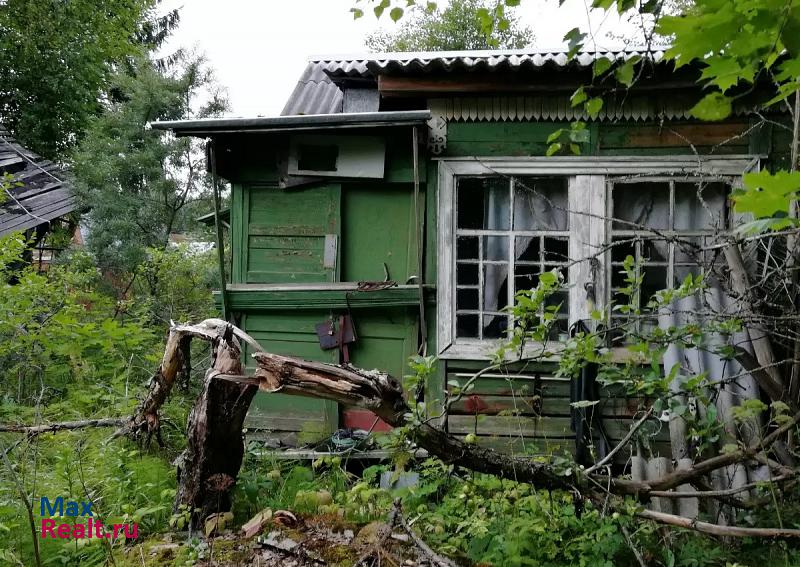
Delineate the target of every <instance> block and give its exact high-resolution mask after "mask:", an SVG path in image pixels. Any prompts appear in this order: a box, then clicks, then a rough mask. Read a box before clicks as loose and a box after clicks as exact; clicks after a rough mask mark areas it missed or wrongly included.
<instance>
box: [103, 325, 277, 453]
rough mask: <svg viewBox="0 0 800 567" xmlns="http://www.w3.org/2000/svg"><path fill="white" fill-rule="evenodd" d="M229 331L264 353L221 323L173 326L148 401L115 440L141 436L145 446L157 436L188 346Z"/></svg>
mask: <svg viewBox="0 0 800 567" xmlns="http://www.w3.org/2000/svg"><path fill="white" fill-rule="evenodd" d="M229 327H230V330H231V332H232V333H233V335H234V336H236V337H238V338H239V339H241V340H243V341H244V342H246V343H248V344H249V345H251V346H252V347H253V348H254V349H255V350H257V351H258V350H263V348H262V347H261V345H260V344H258V341H256V340H255V339H254V338H253V337H251V336H250V335H248V334H247V333H245V332H244V331H242V330H241V329H239V328H237V327H235V326H233V325H229V324H228V322H227V321H223V320H222V319H206V320H204V321H202V322H201V323H198V324H197V325H173V326H172V327H171V328H170V331H169V337H168V338H167V344H166V346H165V347H164V356H163V358H162V359H161V364H160V365H159V367H158V369H157V370H156V372H155V374H153V377H152V378H151V379H150V391H149V392H148V394H147V397H146V398H145V399H144V400H143V401H142V403H141V404H139V407H138V408H137V409H136V413H134V415H133V416H132V417H131V418H130V420H128V422H127V423H125V424H124V426H123V427H121V428H120V429H119V430H118V431H117V432H116V433H115V434H114V436H115V437H119V436H120V435H131V436H133V437H141V436H144V441H145V443H149V441H150V439H151V438H152V436H153V435H154V434H155V435H158V430H159V426H160V418H159V414H158V412H159V410H160V409H161V407H162V406H163V405H164V403H165V402H166V401H167V397H168V396H169V394H170V392H172V388H173V387H174V386H175V382H176V380H177V378H178V375H179V374H180V372H181V371H182V370H183V369H184V368H186V367H187V365H188V361H185V360H184V353H188V352H190V349H189V347H188V345H187V343H188V342H189V341H191V340H192V338H193V337H196V338H199V339H203V340H205V341H209V342H211V341H214V340H216V339H219V338H220V337H222V336H223V334H224V333H225V332H226V330H227V329H228V328H229Z"/></svg>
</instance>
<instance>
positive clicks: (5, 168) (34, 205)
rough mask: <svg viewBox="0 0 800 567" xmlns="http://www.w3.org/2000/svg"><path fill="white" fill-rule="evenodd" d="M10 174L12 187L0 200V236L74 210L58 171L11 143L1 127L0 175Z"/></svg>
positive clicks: (11, 138)
mask: <svg viewBox="0 0 800 567" xmlns="http://www.w3.org/2000/svg"><path fill="white" fill-rule="evenodd" d="M2 173H11V174H12V175H13V176H14V181H15V182H19V183H22V185H21V186H19V187H12V188H11V190H10V191H9V193H10V195H9V194H8V193H5V192H4V194H3V195H2V197H4V198H3V199H0V202H2V204H0V235H2V234H8V233H10V232H15V231H18V230H26V229H29V228H33V227H36V226H39V225H40V224H44V223H46V222H48V221H51V220H53V219H55V218H58V217H60V216H63V215H66V214H68V213H70V212H72V211H74V210H75V209H76V208H77V204H76V203H75V197H74V196H73V194H72V188H71V186H70V185H69V183H67V182H66V181H65V180H64V179H63V178H62V177H61V174H60V170H59V167H58V166H57V165H56V164H54V163H53V162H51V161H48V160H45V159H42V158H41V157H39V156H38V155H36V154H35V153H33V152H31V151H30V150H28V149H26V148H24V147H23V146H21V145H20V144H18V143H17V142H16V140H14V138H13V137H12V136H11V134H10V133H9V132H8V131H7V130H6V129H5V128H3V126H2V125H0V174H2Z"/></svg>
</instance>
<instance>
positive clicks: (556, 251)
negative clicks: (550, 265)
mask: <svg viewBox="0 0 800 567" xmlns="http://www.w3.org/2000/svg"><path fill="white" fill-rule="evenodd" d="M544 259H545V261H548V262H567V261H568V260H569V240H568V239H566V238H545V239H544Z"/></svg>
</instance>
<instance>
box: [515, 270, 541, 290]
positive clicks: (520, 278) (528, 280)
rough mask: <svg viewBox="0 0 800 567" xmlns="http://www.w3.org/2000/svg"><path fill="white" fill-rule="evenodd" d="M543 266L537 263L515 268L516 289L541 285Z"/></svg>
mask: <svg viewBox="0 0 800 567" xmlns="http://www.w3.org/2000/svg"><path fill="white" fill-rule="evenodd" d="M541 271H542V268H540V267H539V266H537V265H525V266H520V265H519V264H517V266H515V268H514V279H515V280H516V285H517V286H516V291H520V290H523V289H533V288H535V287H536V286H537V285H539V274H540V273H541Z"/></svg>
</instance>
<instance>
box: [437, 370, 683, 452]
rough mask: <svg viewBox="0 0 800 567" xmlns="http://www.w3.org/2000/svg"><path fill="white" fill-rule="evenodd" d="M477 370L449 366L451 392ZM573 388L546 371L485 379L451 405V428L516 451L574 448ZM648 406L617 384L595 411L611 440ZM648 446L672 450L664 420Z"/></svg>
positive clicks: (603, 390)
mask: <svg viewBox="0 0 800 567" xmlns="http://www.w3.org/2000/svg"><path fill="white" fill-rule="evenodd" d="M456 366H457V365H456ZM468 366H470V367H472V366H473V365H468ZM551 370H552V369H551ZM474 372H475V369H474V368H468V369H464V368H457V367H454V365H453V364H449V365H448V368H447V389H448V391H449V392H451V395H454V394H455V393H456V392H457V389H458V388H460V387H461V386H463V385H464V384H466V383H467V381H468V380H469V379H470V378H471V376H472V375H473V374H474ZM569 390H570V383H569V380H568V379H566V378H556V377H554V376H552V374H549V375H548V374H547V373H544V372H542V373H536V372H530V373H514V372H510V373H509V374H508V375H507V376H505V377H502V376H500V375H491V376H490V377H481V378H478V379H477V380H476V381H475V382H474V384H473V388H472V389H471V390H470V391H469V392H468V393H464V394H463V396H462V399H461V400H459V401H458V402H456V403H455V404H453V406H452V407H451V408H450V410H451V411H450V415H449V416H448V419H447V428H448V431H450V432H451V433H453V434H454V435H458V436H463V435H466V434H469V433H476V432H477V435H478V443H479V444H481V445H484V446H489V447H493V448H498V449H504V450H509V449H511V450H512V451H513V452H519V453H522V452H524V453H531V452H532V453H544V452H550V451H553V450H556V451H558V452H563V451H568V452H571V451H573V450H574V443H575V441H574V440H575V434H574V433H573V432H572V431H571V429H570V408H571V406H570V398H569ZM647 404H648V401H647V400H645V399H641V398H632V397H627V396H625V395H624V393H623V392H622V391H621V390H620V389H619V388H601V389H600V401H599V403H598V404H597V405H596V406H595V411H597V412H599V414H600V416H601V420H602V423H603V428H604V430H605V432H606V434H607V435H608V437H609V439H610V440H611V442H612V443H613V442H614V441H619V440H620V439H622V438H623V437H624V436H625V435H626V434H627V433H628V431H629V428H630V426H631V424H632V423H633V418H634V416H635V415H636V414H637V413H638V412H641V411H643V410H644V409H646V408H647ZM476 417H477V419H476ZM649 444H650V445H651V447H654V448H656V449H657V450H659V451H667V453H665V454H668V452H669V428H668V427H666V424H664V426H663V427H660V428H658V430H657V431H653V432H651V435H649ZM628 456H629V454H628V453H626V452H622V454H620V455H619V459H618V460H619V461H624V460H625V459H627V458H628Z"/></svg>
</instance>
